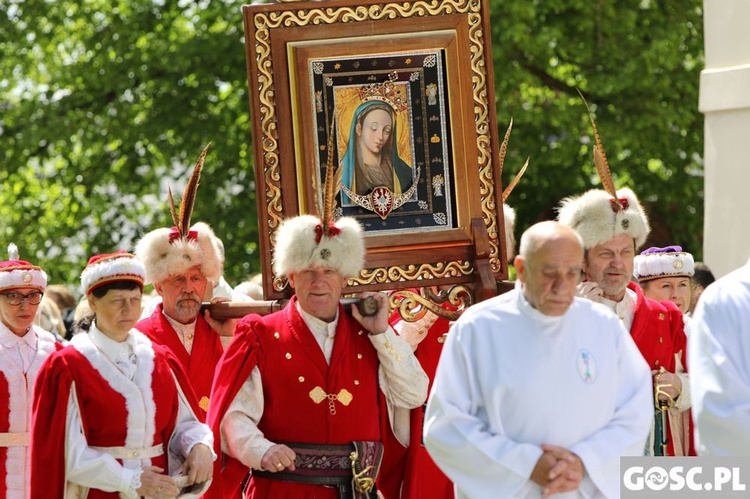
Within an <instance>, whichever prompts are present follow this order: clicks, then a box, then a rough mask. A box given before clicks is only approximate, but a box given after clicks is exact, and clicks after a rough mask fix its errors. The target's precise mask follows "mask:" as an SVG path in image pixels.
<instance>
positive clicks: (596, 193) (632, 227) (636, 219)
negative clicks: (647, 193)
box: [557, 188, 651, 249]
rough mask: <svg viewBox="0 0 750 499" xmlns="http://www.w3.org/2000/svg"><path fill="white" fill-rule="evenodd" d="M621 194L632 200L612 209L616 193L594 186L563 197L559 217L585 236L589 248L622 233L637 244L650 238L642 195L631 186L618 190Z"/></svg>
mask: <svg viewBox="0 0 750 499" xmlns="http://www.w3.org/2000/svg"><path fill="white" fill-rule="evenodd" d="M617 197H618V198H626V199H627V200H628V208H627V209H626V210H622V209H621V210H619V211H617V212H615V211H613V210H612V203H611V201H612V196H610V195H609V194H607V193H606V192H605V191H603V190H600V189H592V190H590V191H588V192H586V193H584V194H582V195H581V196H573V197H569V198H565V199H563V200H562V204H561V206H560V209H559V212H558V215H557V220H558V221H559V222H560V223H561V224H563V225H566V226H568V227H570V228H572V229H574V230H575V231H577V232H578V233H579V234H580V235H581V238H582V239H583V245H584V247H585V248H586V249H589V248H593V247H594V246H596V245H597V244H601V243H604V242H607V241H609V240H610V239H612V238H613V237H615V236H618V235H620V234H627V235H629V236H631V237H632V238H633V239H635V245H636V248H639V247H641V246H642V245H643V243H644V242H646V238H647V237H648V233H649V231H650V230H651V229H650V227H649V224H648V217H647V216H646V212H645V211H644V210H643V207H642V206H641V203H640V202H639V201H638V198H637V197H636V195H635V194H634V193H633V191H631V190H630V189H628V188H624V189H620V190H619V191H617Z"/></svg>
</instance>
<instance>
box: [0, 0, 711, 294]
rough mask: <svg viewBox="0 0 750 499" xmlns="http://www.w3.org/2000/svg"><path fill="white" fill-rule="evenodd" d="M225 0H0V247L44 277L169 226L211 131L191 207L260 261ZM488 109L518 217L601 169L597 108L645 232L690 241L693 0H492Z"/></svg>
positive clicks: (694, 146) (697, 241) (697, 18)
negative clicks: (492, 97)
mask: <svg viewBox="0 0 750 499" xmlns="http://www.w3.org/2000/svg"><path fill="white" fill-rule="evenodd" d="M241 4H242V2H240V1H233V0H212V1H208V0H201V1H197V2H196V1H190V0H178V1H174V2H165V1H163V0H152V1H146V0H137V1H133V0H131V1H126V0H109V1H107V2H104V1H101V0H76V1H68V0H59V1H56V2H49V1H44V0H23V1H20V0H6V1H4V2H0V51H1V53H2V57H0V145H2V148H0V185H1V186H2V187H1V190H0V243H2V245H7V243H8V242H10V241H15V242H16V243H17V244H18V245H19V247H20V249H21V254H22V256H25V257H27V258H29V259H31V260H34V261H35V262H38V263H40V264H41V265H42V266H44V268H45V269H46V270H47V272H48V274H50V277H51V281H53V282H67V283H75V282H77V277H78V275H79V273H80V271H81V269H82V268H83V266H84V265H85V260H86V258H87V257H88V256H89V255H91V254H94V253H98V252H107V251H113V250H115V249H119V248H125V249H132V248H133V246H134V243H135V241H136V240H137V239H138V238H139V237H140V236H141V235H143V234H144V233H145V232H147V231H149V230H151V229H153V228H155V227H158V226H166V225H169V224H171V220H170V216H169V210H168V208H167V205H166V191H167V186H171V187H172V190H173V192H175V193H180V192H181V191H182V188H183V186H184V184H185V182H186V178H187V176H188V174H189V171H190V169H191V168H192V165H193V164H194V162H195V159H196V158H197V156H198V153H199V152H200V150H201V148H202V147H203V145H205V144H206V143H207V142H212V143H213V145H212V147H211V150H210V151H209V154H208V157H207V160H206V164H205V168H204V176H203V180H202V182H201V184H202V185H201V188H200V189H199V192H198V201H197V204H196V210H195V213H194V219H195V220H203V221H206V222H208V223H209V224H210V225H211V226H212V227H213V228H214V229H215V231H216V233H217V235H218V236H219V237H221V238H222V239H223V240H224V243H225V246H226V254H227V270H226V276H227V279H228V280H229V281H230V282H238V281H240V280H242V279H244V278H245V277H246V275H247V274H249V273H251V272H254V271H257V269H258V268H259V257H258V246H257V241H258V233H257V232H258V226H257V220H256V218H257V209H256V201H255V185H254V176H253V173H252V167H253V159H252V157H251V155H252V148H251V137H250V113H249V107H248V97H247V73H246V65H245V51H244V44H243V39H242V38H243V34H242V18H241V12H240V6H241ZM491 10H492V22H491V36H492V42H493V58H494V68H495V85H496V98H497V108H498V121H499V125H498V126H499V128H500V130H501V131H504V130H505V127H506V124H507V122H508V120H509V119H510V117H511V116H512V117H513V118H514V120H515V126H514V133H513V137H512V138H511V147H510V153H509V156H508V158H507V160H506V163H505V164H506V171H505V172H504V175H503V176H504V179H505V181H508V180H509V179H510V178H511V176H512V175H513V174H514V173H515V172H516V171H517V170H518V168H520V166H521V164H522V163H523V159H524V158H525V157H526V156H527V155H531V157H532V162H531V167H530V169H529V171H528V172H527V174H526V177H525V178H524V179H523V181H522V183H521V184H520V185H519V186H518V187H517V188H516V190H515V191H514V193H513V195H512V197H511V199H510V200H509V202H510V203H511V204H512V205H513V206H514V207H515V208H516V209H517V211H518V213H519V222H518V232H520V231H521V230H523V229H524V228H525V227H526V226H528V225H529V224H531V223H533V222H534V221H537V220H541V219H545V218H550V217H552V216H553V215H554V212H553V208H554V206H555V205H556V204H557V203H558V202H559V200H560V199H561V198H562V197H564V196H567V195H571V194H576V193H580V192H582V191H583V190H585V189H588V188H591V187H594V186H597V185H598V180H597V178H596V172H595V170H594V168H593V160H592V151H591V142H590V138H591V137H592V133H591V128H590V124H589V122H588V118H587V115H586V112H585V108H584V106H583V104H582V102H581V100H580V98H579V97H578V94H577V92H576V88H580V89H581V91H583V92H584V94H585V95H586V96H587V99H588V101H589V102H590V104H591V105H592V108H593V109H594V110H595V114H596V119H597V125H598V127H599V129H600V132H601V135H602V140H603V141H604V145H605V150H606V151H607V154H608V157H609V160H610V165H611V167H612V170H613V173H614V176H615V179H616V182H617V184H618V185H628V186H631V187H632V188H634V190H636V192H638V193H639V195H640V196H641V197H642V198H643V200H644V201H645V202H646V203H647V208H648V210H649V212H650V214H651V217H652V221H653V225H654V228H655V231H654V235H653V238H652V242H653V243H654V244H658V243H660V244H666V243H680V244H683V245H684V246H685V247H686V248H687V249H688V250H690V251H693V252H695V253H696V254H697V255H698V256H700V254H701V251H700V249H701V244H702V214H703V206H702V203H703V200H702V188H703V187H702V186H703V182H702V158H701V156H702V150H703V146H702V144H703V140H702V117H701V115H700V114H699V113H698V111H697V101H698V81H699V80H698V77H699V71H700V69H701V67H702V53H703V40H702V19H701V14H702V13H701V2H700V0H670V1H669V2H667V1H665V0H640V1H634V0H622V1H618V2H604V1H601V0H597V1H595V2H589V1H585V0H545V1H541V0H533V1H529V0H507V1H496V0H491Z"/></svg>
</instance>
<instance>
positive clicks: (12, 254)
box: [8, 243, 21, 260]
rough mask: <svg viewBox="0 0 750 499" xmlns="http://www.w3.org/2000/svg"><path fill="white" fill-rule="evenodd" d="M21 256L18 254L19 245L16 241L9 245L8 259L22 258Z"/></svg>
mask: <svg viewBox="0 0 750 499" xmlns="http://www.w3.org/2000/svg"><path fill="white" fill-rule="evenodd" d="M20 259H21V257H20V256H19V254H18V246H16V245H15V243H10V244H9V245H8V260H20Z"/></svg>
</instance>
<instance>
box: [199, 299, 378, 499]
mask: <svg viewBox="0 0 750 499" xmlns="http://www.w3.org/2000/svg"><path fill="white" fill-rule="evenodd" d="M256 365H257V366H258V369H259V370H260V374H261V379H262V382H263V397H264V411H263V416H262V418H261V420H260V422H259V425H258V427H259V429H260V430H261V431H263V433H264V436H265V437H266V438H268V439H269V440H270V441H272V442H295V443H315V444H346V443H348V442H351V441H352V440H380V428H379V415H380V410H381V409H380V402H379V393H380V388H379V384H378V367H379V362H378V357H377V351H376V350H375V348H374V347H373V346H372V343H371V342H370V339H369V338H368V335H367V331H365V330H363V329H362V328H361V326H360V325H359V323H358V322H357V321H355V320H354V319H353V318H352V317H350V316H348V315H346V314H345V313H344V311H343V308H339V322H338V326H337V328H336V339H335V341H334V346H333V353H332V355H331V363H330V366H329V365H328V364H327V363H326V360H325V357H324V355H323V351H322V350H321V348H320V346H319V345H318V343H317V341H316V340H315V337H314V336H313V334H312V332H310V330H309V329H308V328H307V326H306V325H305V323H304V321H303V320H302V317H301V316H300V314H299V313H298V312H297V308H296V298H294V299H292V301H291V302H290V303H289V305H287V307H286V308H285V309H284V310H281V311H279V312H276V313H274V314H271V315H268V316H265V317H260V316H257V315H251V316H247V317H245V318H244V319H242V320H241V321H240V323H239V324H238V325H237V330H236V335H235V340H234V341H233V342H232V344H231V345H230V346H229V347H228V349H227V352H226V354H225V356H224V358H223V360H222V362H221V363H220V365H219V370H218V372H217V374H216V382H215V383H214V389H213V392H212V397H213V404H212V406H211V409H210V411H209V425H211V427H212V429H214V439H215V444H216V445H218V444H220V442H221V435H220V434H219V432H218V427H219V424H220V422H221V419H222V417H223V415H224V414H225V413H226V410H227V408H228V407H229V404H231V402H232V400H234V398H235V396H236V394H237V392H238V391H239V389H240V387H241V386H242V384H243V383H244V382H245V381H246V380H247V378H248V377H249V376H250V373H251V372H252V370H253V368H254V367H255V366H256ZM322 394H325V396H327V395H329V394H330V395H336V397H337V399H336V400H332V401H331V400H329V399H328V398H327V397H326V398H324V399H322V400H320V399H319V398H318V397H316V396H317V395H322ZM314 399H315V400H314ZM347 402H348V403H347ZM224 459H225V462H226V467H225V469H224V470H223V472H222V478H223V479H224V484H223V485H224V492H223V495H217V496H216V497H234V496H233V495H232V492H233V491H235V490H236V489H237V487H238V486H239V485H240V481H241V480H242V478H243V477H244V475H245V474H246V472H247V469H246V468H245V467H244V466H243V465H242V464H241V463H239V462H238V461H235V460H234V459H232V458H230V457H229V456H224ZM214 479H215V480H216V474H215V475H214ZM211 491H212V492H214V493H218V492H217V491H218V489H217V488H215V487H213V486H212V489H211ZM248 493H249V495H248V497H273V498H287V497H288V498H298V497H312V495H311V494H314V495H315V497H318V498H324V497H331V498H335V497H337V491H336V489H332V488H330V487H322V486H315V485H307V484H298V483H288V482H281V481H272V480H268V479H260V478H257V479H255V478H254V479H251V481H250V487H249V489H248Z"/></svg>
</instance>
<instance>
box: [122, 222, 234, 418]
mask: <svg viewBox="0 0 750 499" xmlns="http://www.w3.org/2000/svg"><path fill="white" fill-rule="evenodd" d="M214 238H215V236H214V233H213V231H212V230H211V228H210V227H209V226H208V225H207V224H205V223H203V222H199V223H197V224H195V225H193V226H192V227H191V228H190V230H189V231H187V232H186V233H184V234H181V233H180V232H179V231H178V230H177V228H176V227H172V228H171V229H167V228H159V229H156V230H153V231H151V232H149V233H148V234H146V235H145V236H143V238H142V239H141V240H140V241H139V242H138V244H137V246H136V249H135V254H136V255H137V256H138V258H139V259H140V260H141V261H142V262H143V264H144V265H145V267H146V283H147V284H148V283H153V285H154V287H155V288H156V292H157V293H159V295H160V296H161V298H162V303H161V304H159V305H158V306H157V307H156V309H155V310H154V312H153V313H152V314H151V316H150V317H147V318H145V319H143V320H141V321H139V322H138V323H137V324H136V326H135V327H136V328H137V329H138V330H139V331H141V332H142V333H144V334H145V335H146V336H148V337H149V338H151V341H154V342H155V343H158V344H160V345H164V346H166V347H167V348H168V349H169V350H171V351H172V353H173V354H174V356H175V357H177V360H179V361H180V364H182V367H183V369H185V372H187V375H188V378H189V379H190V384H191V386H192V388H193V390H194V391H195V395H196V396H197V397H198V404H199V405H200V408H201V410H202V411H204V412H203V414H202V415H203V416H205V411H207V410H208V406H209V396H210V392H211V382H212V380H213V377H214V371H215V370H216V364H217V363H218V362H219V358H220V357H221V354H222V353H223V351H224V350H223V348H222V345H221V341H220V338H219V337H220V336H232V335H233V334H234V327H235V325H236V323H237V321H236V319H228V320H225V321H217V320H214V319H213V318H211V314H210V312H208V311H206V312H205V313H204V314H201V310H200V306H201V302H202V300H203V296H204V295H205V293H206V288H207V287H208V286H209V285H211V286H213V284H209V283H210V282H213V283H216V282H218V281H219V279H220V278H221V274H222V270H223V269H222V259H221V256H220V255H219V253H218V250H217V248H216V245H215V244H214ZM214 300H215V301H225V300H226V299H220V298H215V299H214Z"/></svg>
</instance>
